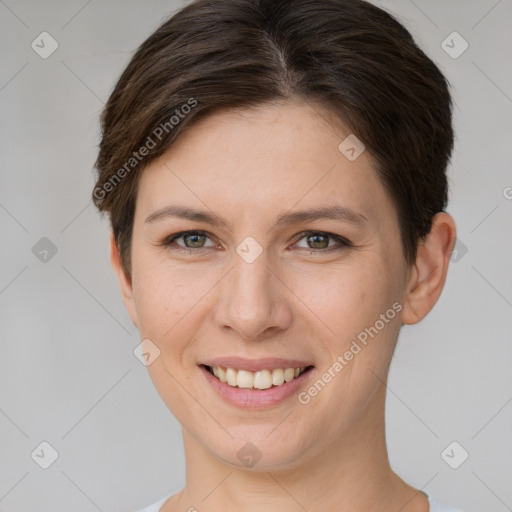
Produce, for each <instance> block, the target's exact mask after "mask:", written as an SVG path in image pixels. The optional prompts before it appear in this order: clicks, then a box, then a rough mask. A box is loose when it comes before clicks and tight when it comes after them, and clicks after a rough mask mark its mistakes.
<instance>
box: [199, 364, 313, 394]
mask: <svg viewBox="0 0 512 512" xmlns="http://www.w3.org/2000/svg"><path fill="white" fill-rule="evenodd" d="M200 366H201V367H203V368H204V369H205V370H206V371H208V372H209V373H210V375H212V376H213V377H214V378H215V379H216V380H217V381H219V382H220V383H222V384H226V385H228V386H230V387H232V388H240V389H247V390H255V391H263V390H268V389H273V388H279V387H281V386H285V385H286V384H288V383H290V382H292V381H294V380H296V379H298V378H300V377H301V376H302V375H304V374H305V373H308V372H310V371H311V370H312V369H313V368H314V366H313V365H309V366H301V367H288V368H273V369H272V368H262V369H260V370H257V371H254V372H253V371H248V370H243V369H236V368H230V367H223V366H209V365H206V364H202V365H200Z"/></svg>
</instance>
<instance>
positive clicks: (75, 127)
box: [0, 0, 512, 512]
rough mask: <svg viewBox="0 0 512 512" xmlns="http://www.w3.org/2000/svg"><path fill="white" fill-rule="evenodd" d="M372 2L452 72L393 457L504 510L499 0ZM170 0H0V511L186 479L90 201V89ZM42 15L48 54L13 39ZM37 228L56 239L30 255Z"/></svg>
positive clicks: (100, 98) (170, 6)
mask: <svg viewBox="0 0 512 512" xmlns="http://www.w3.org/2000/svg"><path fill="white" fill-rule="evenodd" d="M377 3H378V5H380V6H382V7H385V8H387V9H389V10H390V11H391V12H393V13H394V14H396V15H397V16H398V18H399V19H400V20H401V21H402V22H403V23H404V24H405V25H406V26H407V28H408V29H409V30H410V31H411V32H412V33H413V35H414V36H415V38H416V40H417V41H418V43H419V44H420V46H421V47H422V48H423V49H424V50H425V51H426V52H427V54H428V55H429V56H431V58H433V59H434V61H435V62H436V63H437V64H438V65H439V66H440V68H441V69H442V71H443V72H444V73H445V74H446V76H447V77H448V79H449V81H450V82H451V83H452V85H453V94H454V99H455V102H456V105H457V106H456V108H455V128H456V132H457V141H456V148H455V152H454V155H453V159H452V165H451V166H450V169H449V176H450V186H451V199H450V204H449V209H448V211H449V212H450V213H452V214H453V215H454V217H455V219H456V222H457V226H458V237H459V239H460V242H461V243H462V244H463V245H461V246H460V248H461V249H460V250H459V252H458V258H457V261H454V263H453V264H452V266H451V268H450V271H449V275H448V281H447V284H446V288H445V291H444V293H443V295H442V298H441V299H440V301H439V303H438V304H437V305H436V307H435V308H434V310H433V311H432V313H431V314H430V315H429V316H428V317H427V318H426V319H425V320H424V321H423V322H422V323H421V324H419V325H417V326H412V327H406V328H404V330H403V332H402V335H401V338H400V342H399V346H398V349H397V353H396V356H395V359H394V362H393V365H392V369H391V376H390V381H389V388H390V389H389V393H388V409H387V432H388V439H389V452H390V458H391V462H392V465H393V467H394V469H395V470H396V471H397V472H398V473H399V474H400V475H401V476H402V477H403V478H405V479H406V480H407V481H408V482H410V483H411V484H412V485H415V486H417V487H419V488H422V489H424V490H425V491H426V492H428V493H430V494H432V495H433V496H434V497H435V498H437V499H438V500H440V501H444V502H446V503H449V504H451V505H454V506H458V507H463V508H464V509H465V510H466V511H468V512H472V511H479V510H487V511H496V512H501V511H505V510H512V457H511V455H512V437H511V434H510V433H511V431H512V403H511V402H512V382H511V377H510V375H511V372H510V363H511V358H512V343H511V342H510V341H511V339H510V338H511V334H510V333H511V330H512V315H511V312H512V273H511V272H510V262H511V261H512V237H511V236H510V221H511V217H512V200H510V199H507V197H506V196H508V197H509V198H510V197H512V189H510V188H509V189H507V187H512V174H511V172H510V164H511V162H512V158H511V157H512V155H511V153H512V151H511V144H510V142H511V139H510V137H511V131H512V130H511V113H512V72H511V62H512V61H511V56H512V55H511V54H512V35H511V34H512V31H511V30H510V26H511V21H512V2H511V1H510V0H500V1H496V0H481V1H464V0H452V1H441V0H435V1H420V0H416V1H415V2H413V1H411V0H394V1H387V0H386V1H381V2H377ZM182 5H184V2H181V3H180V2H176V1H175V2H172V1H163V0H146V1H144V2H142V1H138V2H136V1H124V2H121V1H115V0H111V1H104V2H101V1H99V0H93V1H89V2H87V1H85V0H79V1H78V0H77V1H68V2H64V1H60V2H58V1H45V2H37V1H35V0H32V1H14V0H0V41H1V46H0V48H1V69H0V106H1V113H2V117H1V131H0V139H1V143H2V151H1V152H0V158H1V161H0V173H1V186H0V232H1V233H2V241H1V251H0V255H1V256H0V257H1V260H0V340H1V356H0V510H3V511H13V512H14V511H21V510H23V511H43V510H52V511H55V512H58V511H64V510H66V511H69V510H83V511H95V510H102V511H114V510H133V509H135V508H138V507H142V506H145V505H147V504H149V503H153V502H154V501H156V500H157V499H160V498H162V497H164V496H166V495H167V494H170V493H172V492H174V491H177V490H179V489H180V488H181V487H182V485H183V484H184V456H183V449H182V440H181V433H180V427H179V424H178V423H177V421H176V420H175V419H174V418H173V416H172V415H171V413H170V412H169V411H168V410H167V408H166V406H165V405H164V404H163V402H162V401H161V399H160V398H159V396H158V395H157V393H156V390H155V389H154V388H153V385H152V383H151V381H150V379H149V376H148V374H147V370H146V368H145V367H144V366H143V365H142V364H141V363H140V362H139V361H138V360H137V359H136V358H135V357H134V355H133V350H134V348H135V347H136V346H137V345H138V343H139V339H138V333H137V331H136V329H135V327H134V326H133V325H132V323H131V320H130V318H129V316H128V314H127V313H126V311H125V310H124V306H123V304H122V302H121V298H120V294H119V291H118V286H117V282H116V281H115V278H114V274H113V273H112V271H111V268H110V263H109V259H108V224H107V220H106V219H104V220H102V221H100V218H99V214H98V213H97V212H96V211H95V210H94V208H93V206H92V204H91V202H90V200H89V197H90V193H91V190H92V187H93V184H94V173H93V169H92V165H93V162H94V159H95V156H96V145H97V143H98V141H99V125H98V116H99V113H100V111H101V109H102V107H103V104H104V102H105V101H106V99H107V98H108V95H109V93H110V91H111V90H112V88H113V86H114V83H115V81H116V80H117V78H118V76H119V74H120V73H121V71H122V70H123V68H124V66H125V65H126V64H127V62H128V60H129V58H130V56H131V55H132V52H133V51H134V50H135V48H136V47H137V46H138V45H139V44H140V43H141V42H142V41H143V40H144V39H145V38H146V37H148V36H149V35H150V33H151V32H152V31H153V30H154V29H155V28H156V27H157V26H158V25H159V24H160V22H161V21H163V19H164V18H165V17H167V16H168V15H170V14H171V13H172V12H173V11H174V10H175V9H177V8H179V7H181V6H182ZM43 31H47V32H49V33H50V34H51V35H52V37H53V38H54V39H55V40H56V41H57V42H58V45H59V47H58V49H57V50H56V51H55V52H54V53H53V54H52V55H51V56H50V57H49V58H47V59H42V58H41V57H40V56H39V55H38V54H37V53H36V52H35V51H34V50H33V49H32V48H31V43H32V41H33V40H34V39H36V37H37V36H38V35H39V34H40V33H41V32H43ZM453 31H457V32H459V33H460V34H461V35H462V37H463V38H464V39H465V40H466V41H467V42H468V43H469V48H468V49H467V50H466V51H465V52H464V53H463V54H462V55H460V56H459V57H458V58H456V59H455V58H452V57H451V56H449V55H448V54H447V53H446V52H445V50H444V49H443V48H442V46H441V43H442V41H443V40H445V39H446V37H447V36H448V35H449V34H451V33H452V32H453ZM448 43H449V44H450V45H451V46H454V48H455V49H457V48H459V49H460V46H458V45H459V43H460V41H458V42H454V43H451V42H450V39H448ZM435 150H436V148H432V151H435ZM43 237H47V238H48V239H49V240H51V242H52V243H53V244H54V245H55V247H56V249H57V252H56V254H54V255H53V256H52V253H51V252H49V253H48V254H47V255H46V259H47V261H46V262H43V261H41V260H40V259H39V258H41V257H43V255H44V253H42V252H39V253H38V250H39V251H42V250H43V249H44V247H43V249H42V248H41V246H39V245H37V246H36V249H38V250H36V249H34V252H35V253H36V254H34V252H33V247H34V246H35V245H36V244H37V243H38V241H40V239H41V238H43ZM39 243H40V244H44V243H47V242H44V241H43V242H39ZM464 248H466V249H467V252H465V249H464ZM37 254H38V255H39V257H36V255H37ZM42 441H47V442H48V443H50V444H51V445H52V446H53V447H54V449H55V450H56V451H57V452H58V455H59V456H58V458H57V460H56V461H55V462H54V463H53V465H51V466H50V467H49V468H48V469H42V468H41V467H40V466H39V465H38V464H36V462H35V461H34V460H33V459H32V458H31V453H32V452H33V451H34V450H35V449H36V448H37V447H38V446H39V445H40V443H41V442H42ZM452 441H457V442H458V443H459V444H460V445H461V446H462V447H463V448H464V449H465V450H467V452H468V453H469V458H468V459H467V460H466V461H465V462H464V463H463V464H462V465H461V466H460V467H459V468H458V469H452V468H451V467H449V466H448V465H447V463H446V462H445V461H444V460H443V458H442V457H441V452H443V450H444V449H445V448H446V447H447V446H448V445H449V444H450V443H451V442H452ZM46 453H48V452H46ZM458 453H459V452H453V454H455V455H454V456H452V459H453V458H457V457H459V455H458ZM205 494H206V491H205Z"/></svg>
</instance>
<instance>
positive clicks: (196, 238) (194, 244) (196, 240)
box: [184, 234, 205, 247]
mask: <svg viewBox="0 0 512 512" xmlns="http://www.w3.org/2000/svg"><path fill="white" fill-rule="evenodd" d="M204 236H205V235H198V234H195V235H185V236H184V240H185V245H187V246H188V243H187V242H190V241H191V239H193V240H192V246H191V247H202V246H203V245H202V244H201V243H200V240H199V241H198V239H201V238H204ZM203 243H204V240H203ZM196 244H197V245H196ZM189 247H190V246H189Z"/></svg>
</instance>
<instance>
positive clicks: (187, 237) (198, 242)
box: [162, 231, 215, 249]
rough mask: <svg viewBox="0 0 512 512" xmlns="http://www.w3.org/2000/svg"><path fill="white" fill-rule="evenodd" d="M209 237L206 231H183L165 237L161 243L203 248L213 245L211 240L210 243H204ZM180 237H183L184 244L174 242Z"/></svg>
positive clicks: (182, 247) (185, 247)
mask: <svg viewBox="0 0 512 512" xmlns="http://www.w3.org/2000/svg"><path fill="white" fill-rule="evenodd" d="M209 238H210V237H209V235H208V233H206V231H183V232H181V233H176V234H175V235H171V236H170V237H169V238H166V239H165V240H164V241H163V242H162V245H163V246H165V247H169V246H172V245H177V246H178V247H179V248H181V249H203V248H205V247H215V244H214V243H213V242H212V244H211V245H205V242H206V240H207V239H209ZM180 239H183V242H184V245H182V244H179V243H175V242H176V240H180Z"/></svg>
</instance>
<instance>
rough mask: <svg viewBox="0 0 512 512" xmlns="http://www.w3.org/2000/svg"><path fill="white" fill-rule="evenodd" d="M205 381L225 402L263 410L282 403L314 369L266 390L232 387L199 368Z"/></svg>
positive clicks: (302, 383)
mask: <svg viewBox="0 0 512 512" xmlns="http://www.w3.org/2000/svg"><path fill="white" fill-rule="evenodd" d="M199 368H200V369H201V371H202V372H203V374H204V376H205V377H206V380H207V381H208V382H209V383H210V384H211V386H212V387H213V389H214V390H215V391H216V392H217V393H218V394H219V395H220V396H221V398H223V399H224V400H225V401H226V402H228V403H229V404H231V405H235V406H237V407H242V408H244V409H264V408H266V407H271V406H273V405H276V404H278V403H280V402H282V401H283V400H284V399H286V398H288V397H289V396H290V395H293V394H294V393H295V392H297V391H298V389H299V388H300V387H301V386H303V385H304V384H305V382H306V381H307V379H308V378H309V376H310V375H311V373H312V370H314V368H310V369H309V370H307V371H305V372H304V373H303V374H301V375H299V376H298V377H296V378H294V379H293V380H291V381H290V382H285V383H284V384H281V385H280V386H273V387H271V388H268V389H247V388H239V387H233V386H230V385H229V384H226V383H225V382H221V381H220V380H219V379H217V377H214V376H213V375H212V374H211V373H210V372H209V371H208V370H207V369H206V368H205V367H204V366H199Z"/></svg>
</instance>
